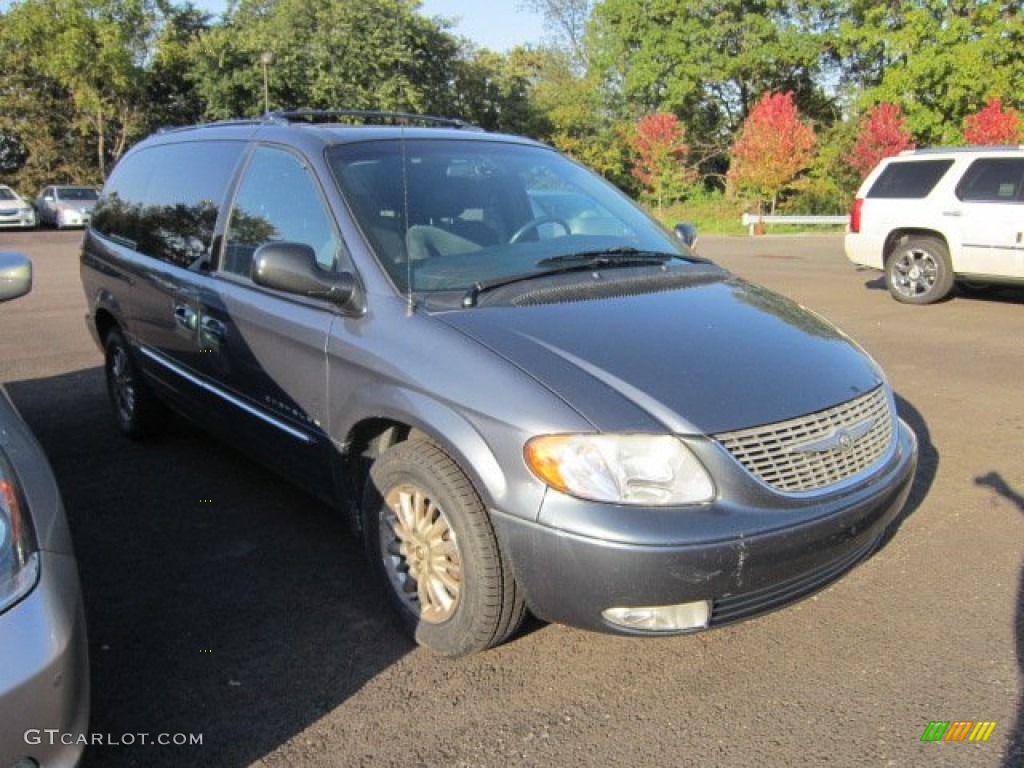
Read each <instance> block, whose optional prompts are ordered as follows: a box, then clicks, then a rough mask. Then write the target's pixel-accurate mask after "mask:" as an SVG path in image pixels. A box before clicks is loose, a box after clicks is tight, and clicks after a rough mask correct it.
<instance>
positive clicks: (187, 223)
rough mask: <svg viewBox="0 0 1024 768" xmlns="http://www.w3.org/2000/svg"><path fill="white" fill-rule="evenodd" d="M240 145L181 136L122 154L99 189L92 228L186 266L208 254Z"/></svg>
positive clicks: (141, 251)
mask: <svg viewBox="0 0 1024 768" xmlns="http://www.w3.org/2000/svg"><path fill="white" fill-rule="evenodd" d="M244 149H245V144H243V143H241V142H227V141H209V142H182V143H180V144H164V145H161V146H157V147H150V148H148V149H143V150H140V151H138V152H136V153H134V154H131V155H128V156H127V157H125V158H124V159H123V160H122V161H121V162H120V163H119V164H118V165H117V167H116V168H115V169H114V172H113V174H111V176H110V179H109V180H108V182H107V186H106V187H105V188H104V190H103V197H102V199H101V200H100V203H99V205H97V207H96V212H95V213H94V214H93V221H92V226H93V228H94V229H95V230H96V231H98V232H100V233H101V234H104V235H106V236H107V237H110V238H112V239H114V240H116V241H118V242H119V243H121V244H122V245H124V246H127V247H129V248H132V249H133V250H136V251H138V252H140V253H144V254H146V255H147V256H152V257H153V258H156V259H160V260H161V261H166V262H169V263H171V264H177V265H178V266H182V267H188V266H191V265H192V264H194V263H196V262H197V261H198V260H200V259H203V258H204V257H205V256H206V255H207V254H208V251H209V247H210V243H211V241H212V239H213V231H214V225H215V224H216V221H217V214H218V212H219V209H220V201H221V200H222V198H223V196H224V192H225V190H226V189H227V185H228V182H229V181H230V179H231V175H232V173H233V171H234V169H235V166H236V165H237V164H238V160H239V158H240V157H241V154H242V151H243V150H244Z"/></svg>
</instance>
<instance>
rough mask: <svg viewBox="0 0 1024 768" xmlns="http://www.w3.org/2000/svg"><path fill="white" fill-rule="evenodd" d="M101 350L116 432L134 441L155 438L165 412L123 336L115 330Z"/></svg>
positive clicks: (164, 418)
mask: <svg viewBox="0 0 1024 768" xmlns="http://www.w3.org/2000/svg"><path fill="white" fill-rule="evenodd" d="M103 348H104V350H105V353H106V355H105V357H106V360H105V363H104V366H103V367H104V373H105V374H106V379H107V396H108V397H109V398H110V405H111V406H112V407H113V410H114V421H116V422H117V427H118V429H120V430H121V431H122V432H123V433H124V434H125V435H127V436H128V437H130V438H132V439H133V440H141V439H143V438H146V437H150V436H152V435H154V434H155V433H156V432H158V431H159V430H160V428H161V427H162V426H163V424H164V422H165V420H166V416H167V411H166V408H165V407H164V405H163V403H161V402H160V401H159V400H157V398H156V396H155V395H154V394H153V392H152V390H151V389H150V388H149V385H148V384H147V383H146V381H145V379H144V378H143V376H142V372H141V371H140V370H139V366H138V365H137V364H136V362H135V358H134V356H133V355H132V350H131V348H130V347H129V346H128V342H126V341H125V338H124V334H122V333H121V331H120V330H118V329H117V328H114V329H113V330H111V331H110V332H109V333H108V334H107V336H106V338H105V339H104V343H103Z"/></svg>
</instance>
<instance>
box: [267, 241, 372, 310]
mask: <svg viewBox="0 0 1024 768" xmlns="http://www.w3.org/2000/svg"><path fill="white" fill-rule="evenodd" d="M249 276H250V277H251V278H252V281H253V282H254V283H256V284H257V285H262V286H264V287H265V288H273V289H275V290H278V291H284V292H285V293H294V294H298V295H299V296H310V297H312V298H317V299H326V300H327V301H330V302H332V303H334V304H338V305H342V304H347V303H348V302H349V301H351V299H352V297H353V296H354V295H355V293H356V280H355V278H354V277H353V276H352V275H351V274H349V273H347V272H342V273H341V274H334V273H331V272H325V271H324V270H322V269H320V267H318V266H317V263H316V252H315V251H314V250H313V249H312V248H311V247H310V246H308V245H306V244H305V243H289V242H283V241H282V242H274V243H267V244H266V245H261V246H260V247H259V248H258V249H257V250H256V253H255V254H253V257H252V267H251V270H250V273H249Z"/></svg>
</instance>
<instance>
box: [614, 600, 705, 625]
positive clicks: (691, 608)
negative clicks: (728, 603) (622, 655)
mask: <svg viewBox="0 0 1024 768" xmlns="http://www.w3.org/2000/svg"><path fill="white" fill-rule="evenodd" d="M601 615H602V616H604V618H605V620H606V621H609V622H611V623H612V624H615V625H616V626H619V627H623V628H624V629H631V630H633V631H635V632H636V631H639V632H681V631H684V630H688V629H707V626H708V619H709V618H711V601H710V600H698V601H696V602H694V603H680V604H679V605H645V606H637V607H632V608H627V607H622V608H607V609H605V610H604V611H602V612H601Z"/></svg>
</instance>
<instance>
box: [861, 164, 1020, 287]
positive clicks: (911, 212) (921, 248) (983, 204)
mask: <svg viewBox="0 0 1024 768" xmlns="http://www.w3.org/2000/svg"><path fill="white" fill-rule="evenodd" d="M845 245H846V256H847V258H848V259H849V260H850V261H852V262H853V263H854V264H859V265H862V266H865V267H871V268H873V269H879V270H883V271H884V272H885V278H886V283H887V285H888V287H889V291H890V293H892V295H893V297H894V298H895V299H896V300H897V301H902V302H906V303H908V304H930V303H932V302H935V301H939V300H941V299H943V298H945V297H946V296H948V295H949V293H950V292H951V291H952V290H953V286H954V284H955V283H961V284H964V285H967V286H972V287H979V286H987V285H993V284H1015V283H1016V284H1024V147H959V148H952V149H918V150H908V151H906V152H901V153H900V154H899V155H897V156H895V157H890V158H886V159H885V160H883V161H882V162H881V163H879V165H878V167H876V168H875V169H874V170H873V171H872V172H871V173H870V174H869V175H868V177H867V178H866V179H865V180H864V183H863V184H862V185H861V187H860V189H859V190H858V191H857V198H856V200H855V201H854V203H853V211H852V213H851V215H850V229H849V232H848V233H847V235H846V243H845Z"/></svg>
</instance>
